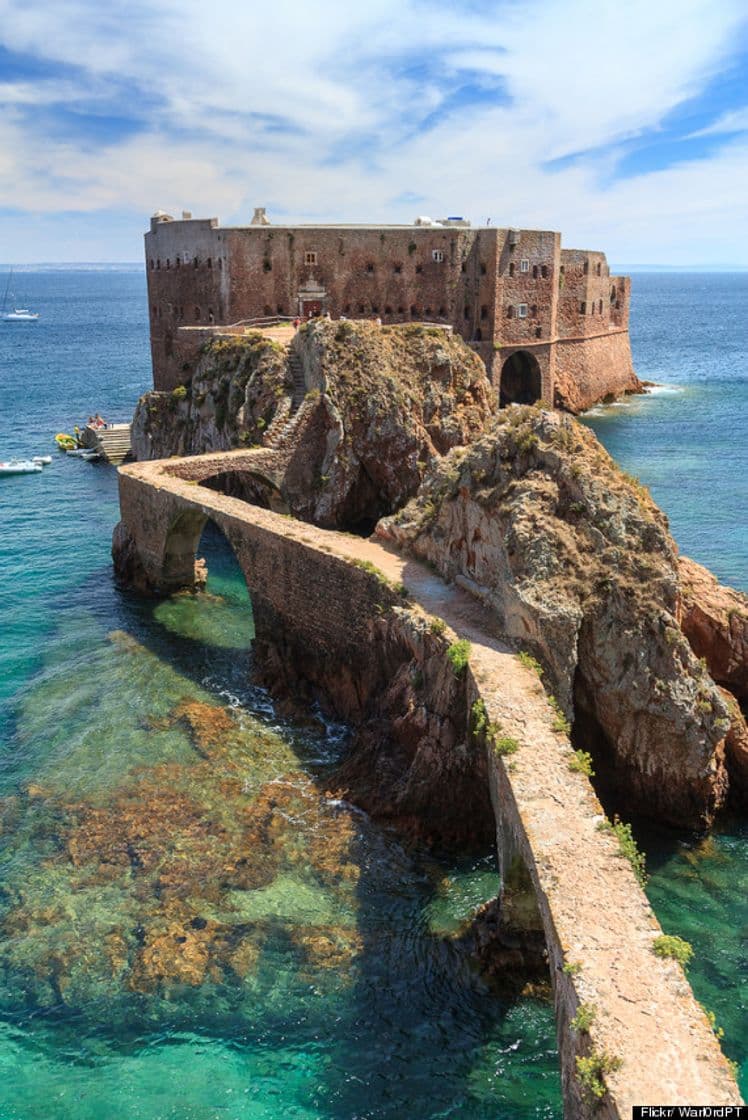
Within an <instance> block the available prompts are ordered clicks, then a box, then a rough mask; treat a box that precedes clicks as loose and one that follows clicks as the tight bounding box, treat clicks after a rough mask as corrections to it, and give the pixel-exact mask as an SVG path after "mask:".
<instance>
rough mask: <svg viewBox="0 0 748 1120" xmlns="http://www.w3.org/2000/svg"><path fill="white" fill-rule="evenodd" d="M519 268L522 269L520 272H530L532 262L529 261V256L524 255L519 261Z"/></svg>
mask: <svg viewBox="0 0 748 1120" xmlns="http://www.w3.org/2000/svg"><path fill="white" fill-rule="evenodd" d="M519 270H520V272H529V271H530V262H529V261H528V259H527V257H523V258H522V260H521V261H520V262H519Z"/></svg>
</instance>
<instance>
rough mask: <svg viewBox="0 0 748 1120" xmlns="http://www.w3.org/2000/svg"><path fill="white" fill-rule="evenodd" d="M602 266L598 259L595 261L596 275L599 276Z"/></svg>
mask: <svg viewBox="0 0 748 1120" xmlns="http://www.w3.org/2000/svg"><path fill="white" fill-rule="evenodd" d="M602 268H603V266H602V265H601V264H600V261H598V262H597V275H598V276H599V275H600V273H601V272H602Z"/></svg>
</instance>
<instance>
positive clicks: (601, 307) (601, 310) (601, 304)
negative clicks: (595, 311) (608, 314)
mask: <svg viewBox="0 0 748 1120" xmlns="http://www.w3.org/2000/svg"><path fill="white" fill-rule="evenodd" d="M602 313H603V301H602V300H600V314H601V315H602Z"/></svg>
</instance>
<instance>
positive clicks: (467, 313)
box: [463, 307, 470, 319]
mask: <svg viewBox="0 0 748 1120" xmlns="http://www.w3.org/2000/svg"><path fill="white" fill-rule="evenodd" d="M463 314H464V316H465V318H466V319H469V318H470V308H469V307H466V308H465V310H464V312H463Z"/></svg>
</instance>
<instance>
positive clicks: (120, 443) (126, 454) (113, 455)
mask: <svg viewBox="0 0 748 1120" xmlns="http://www.w3.org/2000/svg"><path fill="white" fill-rule="evenodd" d="M88 430H92V429H88ZM95 436H96V443H95V444H94V446H95V447H96V449H97V450H98V451H100V452H101V453H102V455H103V456H104V458H105V459H106V461H107V462H108V463H112V464H113V465H114V466H116V467H118V466H119V465H120V463H124V461H125V459H128V458H130V455H131V454H132V444H131V442H130V425H129V424H112V425H111V426H110V427H108V428H100V429H99V430H98V431H96V432H95Z"/></svg>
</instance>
